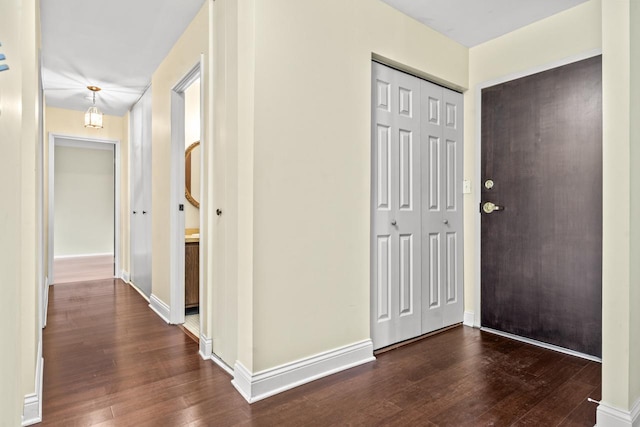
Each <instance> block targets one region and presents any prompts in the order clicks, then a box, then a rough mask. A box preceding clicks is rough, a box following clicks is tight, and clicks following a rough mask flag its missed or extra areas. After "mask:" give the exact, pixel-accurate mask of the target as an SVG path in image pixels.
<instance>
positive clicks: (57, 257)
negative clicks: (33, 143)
mask: <svg viewBox="0 0 640 427" xmlns="http://www.w3.org/2000/svg"><path fill="white" fill-rule="evenodd" d="M119 145H120V144H119V141H116V140H106V139H92V138H84V137H75V136H68V135H57V134H51V135H50V137H49V230H51V232H50V233H49V241H48V255H49V256H48V258H49V262H48V278H49V283H51V284H59V283H68V282H78V281H85V280H97V279H105V278H113V277H116V276H118V271H119V264H120V256H119V255H120V254H119V250H118V249H119V244H118V243H119V241H120V233H119V229H120V227H119V224H120V215H119V201H120V198H119V187H120V174H119V156H120V146H119Z"/></svg>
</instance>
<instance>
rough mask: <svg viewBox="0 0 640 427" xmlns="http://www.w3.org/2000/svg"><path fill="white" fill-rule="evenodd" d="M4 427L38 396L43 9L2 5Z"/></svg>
mask: <svg viewBox="0 0 640 427" xmlns="http://www.w3.org/2000/svg"><path fill="white" fill-rule="evenodd" d="M0 40H2V47H0V52H2V53H4V54H5V55H6V57H7V59H6V60H5V61H3V63H6V64H8V65H9V67H10V68H9V70H8V71H4V72H2V73H0V110H1V111H2V115H1V116H0V140H1V141H3V143H2V144H0V179H1V180H2V182H3V183H5V185H2V186H0V197H2V200H4V201H7V202H6V203H4V204H3V205H2V207H0V215H1V216H2V221H0V233H1V235H2V239H0V271H2V276H3V286H1V287H0V305H1V307H0V324H1V325H2V327H1V328H0V341H1V342H2V343H3V348H7V349H12V350H11V351H2V352H0V424H2V425H12V426H13V425H20V422H21V419H20V417H21V415H22V408H23V406H22V405H23V398H24V396H25V394H27V393H34V392H35V391H36V389H35V370H36V356H37V348H38V343H39V342H40V326H39V321H38V319H39V314H38V306H39V293H38V283H39V282H40V279H41V278H40V277H38V275H37V257H36V254H37V253H38V251H39V249H40V248H39V245H38V241H37V240H38V239H37V236H36V230H37V224H36V201H37V197H36V174H35V172H34V171H35V170H36V163H37V162H36V153H37V149H38V148H37V147H38V141H39V134H38V121H39V115H40V113H39V102H38V96H39V90H38V74H37V70H38V53H37V52H38V48H39V46H40V32H39V7H38V2H35V1H34V0H10V1H6V2H2V3H0Z"/></svg>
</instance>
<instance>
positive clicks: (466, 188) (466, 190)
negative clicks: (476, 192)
mask: <svg viewBox="0 0 640 427" xmlns="http://www.w3.org/2000/svg"><path fill="white" fill-rule="evenodd" d="M462 194H471V180H469V179H465V180H464V181H462Z"/></svg>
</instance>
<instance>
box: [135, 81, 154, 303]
mask: <svg viewBox="0 0 640 427" xmlns="http://www.w3.org/2000/svg"><path fill="white" fill-rule="evenodd" d="M130 123H131V135H130V147H131V151H130V153H131V157H130V176H131V196H130V197H131V212H130V214H131V217H130V219H131V222H130V224H131V225H130V230H131V282H132V283H133V284H134V285H135V286H136V287H137V288H138V289H140V290H141V291H142V292H143V293H144V294H145V295H146V296H150V295H151V88H149V89H147V91H146V92H145V93H144V95H143V96H142V97H141V98H140V100H139V101H138V102H137V103H136V104H135V105H134V106H133V108H132V109H131V114H130Z"/></svg>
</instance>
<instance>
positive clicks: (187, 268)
mask: <svg viewBox="0 0 640 427" xmlns="http://www.w3.org/2000/svg"><path fill="white" fill-rule="evenodd" d="M184 250H185V253H184V305H185V307H186V308H191V307H197V306H198V303H199V283H200V274H199V272H200V266H199V264H200V244H199V243H185V246H184Z"/></svg>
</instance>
